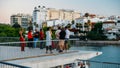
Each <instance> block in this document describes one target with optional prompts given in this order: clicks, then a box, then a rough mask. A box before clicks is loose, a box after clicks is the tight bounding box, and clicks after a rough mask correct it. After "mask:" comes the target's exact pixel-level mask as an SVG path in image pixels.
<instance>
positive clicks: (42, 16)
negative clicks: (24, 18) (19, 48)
mask: <svg viewBox="0 0 120 68" xmlns="http://www.w3.org/2000/svg"><path fill="white" fill-rule="evenodd" d="M79 17H80V13H79V12H75V11H73V10H65V9H55V8H46V7H45V6H38V7H35V8H34V10H33V21H32V23H33V24H35V25H33V27H34V29H35V28H38V29H39V28H42V23H43V22H47V21H48V20H56V19H57V20H60V21H64V20H65V21H72V20H75V19H76V18H79ZM36 25H37V26H36Z"/></svg>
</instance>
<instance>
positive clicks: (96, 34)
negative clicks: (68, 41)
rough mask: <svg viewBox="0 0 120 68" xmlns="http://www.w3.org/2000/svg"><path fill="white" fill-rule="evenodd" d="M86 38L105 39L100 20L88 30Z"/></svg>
mask: <svg viewBox="0 0 120 68" xmlns="http://www.w3.org/2000/svg"><path fill="white" fill-rule="evenodd" d="M87 38H89V39H91V40H106V38H107V37H106V36H105V35H104V33H103V30H102V23H101V22H98V23H96V24H95V25H94V28H93V29H92V30H91V31H90V32H88V34H87Z"/></svg>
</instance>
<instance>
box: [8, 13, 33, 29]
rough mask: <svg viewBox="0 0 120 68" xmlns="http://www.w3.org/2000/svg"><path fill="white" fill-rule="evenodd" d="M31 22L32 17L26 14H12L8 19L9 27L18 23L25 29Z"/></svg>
mask: <svg viewBox="0 0 120 68" xmlns="http://www.w3.org/2000/svg"><path fill="white" fill-rule="evenodd" d="M31 20H32V16H30V15H28V14H26V15H25V14H14V15H11V17H10V21H11V25H14V24H15V23H18V24H19V25H20V26H21V27H23V28H27V27H28V25H29V23H30V21H31Z"/></svg>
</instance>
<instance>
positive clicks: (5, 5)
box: [0, 0, 120, 23]
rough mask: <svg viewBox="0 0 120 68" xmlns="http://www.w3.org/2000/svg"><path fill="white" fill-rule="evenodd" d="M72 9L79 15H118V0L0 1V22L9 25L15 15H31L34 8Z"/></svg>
mask: <svg viewBox="0 0 120 68" xmlns="http://www.w3.org/2000/svg"><path fill="white" fill-rule="evenodd" d="M38 5H42V6H46V7H48V8H57V9H73V10H76V11H80V12H81V13H86V12H88V13H94V14H98V15H106V16H110V15H120V0H0V22H5V23H9V22H10V16H11V15H12V14H17V13H25V14H32V11H33V9H34V7H35V6H38Z"/></svg>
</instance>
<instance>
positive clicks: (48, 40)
mask: <svg viewBox="0 0 120 68" xmlns="http://www.w3.org/2000/svg"><path fill="white" fill-rule="evenodd" d="M51 39H52V32H51V30H50V27H48V28H47V31H46V53H48V50H50V53H52V41H51Z"/></svg>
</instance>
